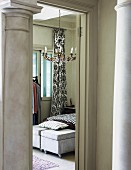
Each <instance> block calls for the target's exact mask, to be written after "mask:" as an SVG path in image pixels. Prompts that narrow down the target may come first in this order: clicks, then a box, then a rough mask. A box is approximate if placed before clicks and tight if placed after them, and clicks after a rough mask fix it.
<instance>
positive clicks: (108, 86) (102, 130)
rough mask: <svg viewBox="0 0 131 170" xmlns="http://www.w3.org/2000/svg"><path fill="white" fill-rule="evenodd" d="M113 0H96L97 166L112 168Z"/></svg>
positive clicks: (114, 27)
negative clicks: (97, 12)
mask: <svg viewBox="0 0 131 170" xmlns="http://www.w3.org/2000/svg"><path fill="white" fill-rule="evenodd" d="M115 5H116V0H110V1H109V0H99V6H98V10H99V15H98V87H97V157H96V158H97V159H96V161H97V162H96V163H97V170H111V169H112V133H113V132H112V131H113V95H114V93H113V90H114V67H115V37H116V35H115V32H116V12H115V10H114V7H115Z"/></svg>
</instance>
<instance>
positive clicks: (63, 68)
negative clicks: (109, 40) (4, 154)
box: [32, 4, 81, 170]
mask: <svg viewBox="0 0 131 170" xmlns="http://www.w3.org/2000/svg"><path fill="white" fill-rule="evenodd" d="M38 5H40V6H42V7H43V9H42V11H41V13H39V14H36V15H34V17H33V58H32V60H33V65H32V67H33V76H32V80H33V92H32V94H33V95H32V96H33V97H32V112H33V166H38V167H40V166H41V167H43V166H46V164H47V166H49V167H50V166H52V170H53V168H54V169H62V170H64V169H65V170H67V169H71V170H75V130H76V123H77V122H76V114H77V112H76V107H77V106H76V105H77V104H76V103H77V100H79V99H77V97H79V94H77V90H76V86H77V81H76V79H77V71H78V70H77V69H78V67H77V65H78V62H79V54H80V52H79V49H80V41H78V40H79V39H80V15H81V13H78V12H74V11H70V10H65V9H61V8H56V7H52V6H47V5H43V4H38ZM63 56H64V59H63ZM53 59H54V61H53V62H52V60H53ZM58 60H59V61H58ZM61 157H62V159H60V158H61ZM38 167H33V168H38ZM56 167H57V168H56Z"/></svg>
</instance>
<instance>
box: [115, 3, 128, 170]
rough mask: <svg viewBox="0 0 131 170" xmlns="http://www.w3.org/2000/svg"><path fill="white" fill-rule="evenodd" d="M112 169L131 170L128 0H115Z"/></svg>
mask: <svg viewBox="0 0 131 170" xmlns="http://www.w3.org/2000/svg"><path fill="white" fill-rule="evenodd" d="M116 11H117V37H116V38H117V39H116V61H115V62H116V66H115V88H114V127H113V170H130V169H131V0H128V1H127V0H118V5H117V6H116Z"/></svg>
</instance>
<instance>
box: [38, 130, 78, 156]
mask: <svg viewBox="0 0 131 170" xmlns="http://www.w3.org/2000/svg"><path fill="white" fill-rule="evenodd" d="M41 149H42V150H44V151H45V153H46V152H47V151H50V152H52V153H56V154H58V155H59V157H61V154H63V153H67V152H71V151H75V130H71V129H63V130H59V131H55V130H44V131H41Z"/></svg>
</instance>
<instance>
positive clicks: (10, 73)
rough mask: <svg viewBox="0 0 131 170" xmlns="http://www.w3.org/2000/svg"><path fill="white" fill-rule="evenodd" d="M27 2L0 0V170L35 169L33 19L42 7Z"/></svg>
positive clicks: (33, 2)
mask: <svg viewBox="0 0 131 170" xmlns="http://www.w3.org/2000/svg"><path fill="white" fill-rule="evenodd" d="M27 2H28V0H27V1H20V0H19V1H17V0H15V1H14V0H13V1H12V0H10V2H9V0H8V1H7V0H3V1H2V0H1V1H0V8H1V17H0V24H1V25H0V28H1V29H0V34H1V37H0V40H1V45H0V84H1V85H0V170H32V107H31V105H32V102H31V101H32V97H31V95H32V44H33V42H32V28H33V24H32V16H33V13H34V12H39V11H40V8H39V7H37V5H36V4H35V1H34V0H33V1H32V2H31V1H29V3H27ZM24 3H25V4H24ZM31 3H32V4H31Z"/></svg>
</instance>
